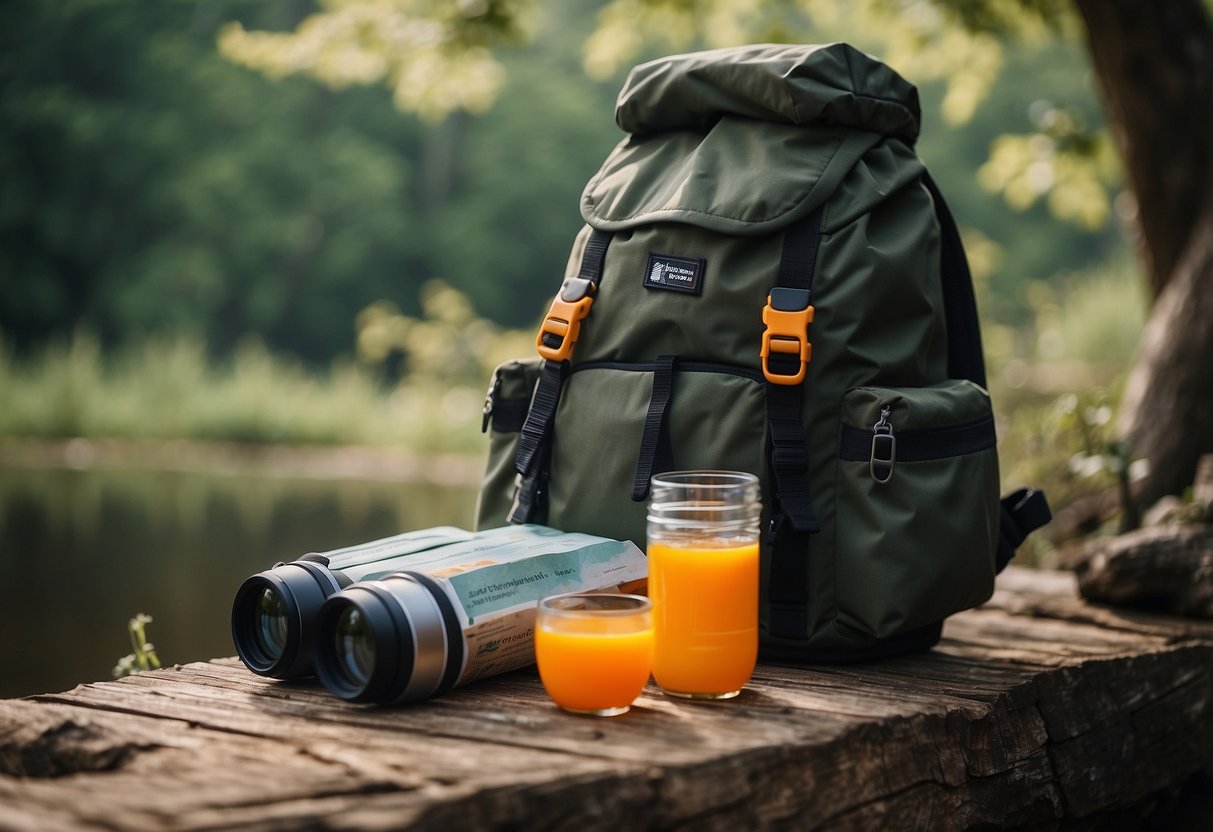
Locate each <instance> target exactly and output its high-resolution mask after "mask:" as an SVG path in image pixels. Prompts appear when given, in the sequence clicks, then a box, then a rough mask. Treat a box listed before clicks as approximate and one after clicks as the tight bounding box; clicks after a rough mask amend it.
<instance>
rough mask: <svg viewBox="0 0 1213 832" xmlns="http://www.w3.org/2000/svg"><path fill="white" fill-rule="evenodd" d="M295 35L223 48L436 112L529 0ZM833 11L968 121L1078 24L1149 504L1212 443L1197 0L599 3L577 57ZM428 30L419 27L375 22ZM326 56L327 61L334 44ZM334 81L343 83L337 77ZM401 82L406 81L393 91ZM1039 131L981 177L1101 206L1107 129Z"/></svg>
mask: <svg viewBox="0 0 1213 832" xmlns="http://www.w3.org/2000/svg"><path fill="white" fill-rule="evenodd" d="M323 7H324V8H323V10H322V11H321V12H319V13H318V14H316V15H313V16H311V17H309V18H308V19H307V20H306V21H305V22H304V23H303V24H302V25H301V26H300V27H299V28H298V29H297V30H296V31H294V32H289V33H279V34H273V35H266V34H261V33H249V32H247V31H245V30H243V29H241V28H237V27H231V28H229V29H227V30H225V33H224V35H223V38H222V40H221V45H222V47H223V49H224V51H225V52H226V54H228V55H229V56H231V57H232V58H233V59H235V60H239V61H242V62H244V63H247V64H248V65H250V66H260V67H262V68H264V69H267V70H271V71H275V72H283V71H288V72H289V71H302V72H310V73H313V74H315V75H317V76H318V77H321V78H325V77H329V78H330V80H332V78H331V75H330V73H331V71H332V70H331V67H332V66H333V65H334V64H335V63H336V64H340V63H341V61H340V56H341V55H343V54H353V55H357V56H358V58H359V61H360V62H361V64H366V63H370V62H372V61H373V59H374V56H378V58H379V62H380V64H381V65H383V67H384V69H383V71H381V72H378V73H377V75H376V76H375V78H374V80H380V79H381V80H384V81H385V82H386V83H388V84H389V85H391V86H393V87H394V88H395V89H396V90H397V97H396V100H397V103H399V104H401V105H402V106H405V107H408V108H410V109H415V110H417V111H419V112H422V113H425V114H427V115H429V116H431V117H434V116H438V115H441V114H442V113H443V112H445V111H446V110H447V108H449V109H450V110H452V111H453V110H455V109H459V108H463V107H466V106H467V105H468V104H469V100H463V99H461V98H459V97H458V96H436V97H435V96H427V95H426V94H425V93H424V91H421V90H417V89H414V88H413V87H414V86H415V85H416V84H422V85H433V86H434V87H435V89H440V88H442V87H439V86H438V85H440V84H445V83H446V82H447V80H448V79H449V75H448V73H449V72H450V70H451V68H452V67H457V66H459V65H460V62H461V59H460V56H461V55H466V56H468V57H469V59H470V60H471V61H472V65H473V66H476V67H479V68H480V72H479V75H478V77H477V79H476V81H477V82H476V83H474V84H471V85H470V86H469V88H468V90H469V91H468V95H469V96H471V99H470V100H471V101H472V102H474V103H475V105H476V106H477V107H480V106H483V105H484V101H485V97H486V96H489V95H491V94H492V88H491V85H487V84H483V83H479V81H480V80H481V78H482V77H488V76H490V75H492V76H493V77H496V72H497V70H498V69H499V67H497V66H496V65H495V64H494V63H493V60H492V58H491V57H490V53H491V50H492V49H493V48H494V47H495V46H497V45H499V44H500V43H501V42H502V41H504V40H506V39H510V38H517V37H519V36H520V34H521V33H524V32H526V31H527V25H528V21H529V20H530V18H531V16H532V15H533V14H534V13H535V9H536V3H535V2H534V0H466V2H458V3H454V4H450V3H443V2H441V0H392V2H381V0H327V2H325V3H324V4H323ZM840 22H842V23H845V31H847V32H853V33H862V34H861V35H860V37H859V38H857V40H858V41H859V42H860V43H861V45H863V42H864V41H867V40H872V41H876V42H878V43H879V44H880V45H881V52H882V54H883V56H884V57H885V58H886V59H887V60H888V61H889V63H891V64H892V65H894V66H896V67H897V68H898V69H899V70H901V71H902V72H903V73H905V74H907V75H909V76H910V77H914V78H916V79H919V80H921V79H927V78H931V77H939V78H942V79H944V80H945V81H946V84H947V92H946V94H945V96H944V99H943V110H944V113H945V116H946V117H948V118H950V119H953V120H964V119H967V118H968V117H970V116H971V115H972V114H973V112H974V111H975V110H976V108H977V106H978V104H979V103H980V101H981V100H982V99H983V97H984V96H985V95H986V94H987V92H988V91H989V89H990V87H991V85H992V84H993V83H994V80H995V79H996V78H997V76H998V74H999V72H1000V70H1001V68H1002V65H1003V60H1004V56H1005V48H1004V42H1005V40H1006V39H1007V38H1016V39H1042V38H1047V37H1054V36H1060V37H1066V38H1082V39H1083V41H1084V43H1085V45H1086V47H1087V49H1088V51H1089V53H1090V56H1091V59H1092V63H1093V66H1094V70H1095V74H1096V76H1097V78H1098V82H1099V86H1100V90H1101V92H1102V96H1103V102H1104V109H1105V112H1106V114H1107V117H1108V122H1109V124H1110V126H1111V129H1112V136H1113V138H1114V141H1115V146H1116V148H1117V150H1118V152H1119V157H1120V160H1121V162H1122V164H1123V166H1124V170H1125V173H1126V177H1127V180H1128V185H1129V188H1130V193H1131V196H1132V205H1131V208H1129V209H1127V210H1126V213H1128V214H1131V216H1132V220H1133V226H1134V228H1135V229H1136V230H1137V232H1138V233H1139V236H1138V243H1139V250H1140V252H1141V257H1142V261H1143V264H1144V266H1145V272H1146V276H1147V280H1148V283H1149V285H1150V288H1151V290H1152V293H1153V296H1154V299H1155V302H1154V307H1153V313H1152V315H1151V317H1150V320H1149V323H1148V324H1147V328H1146V332H1145V335H1144V337H1143V342H1142V348H1141V353H1140V357H1139V359H1138V362H1137V365H1136V367H1135V368H1134V370H1133V372H1132V374H1131V376H1130V381H1129V385H1128V390H1127V393H1126V396H1125V400H1124V402H1123V407H1122V420H1123V421H1122V426H1123V430H1124V432H1125V433H1126V434H1127V436H1128V438H1129V439H1130V441H1131V442H1132V445H1133V449H1134V453H1136V454H1137V455H1139V456H1141V457H1144V458H1145V459H1147V460H1149V463H1150V468H1149V474H1148V475H1147V476H1146V478H1145V481H1144V483H1142V484H1141V486H1140V494H1141V497H1142V499H1144V500H1146V501H1152V500H1153V499H1155V498H1157V497H1159V496H1161V495H1162V494H1166V493H1178V492H1179V491H1181V490H1182V489H1183V488H1185V487H1186V486H1187V485H1188V484H1189V483H1190V482H1191V481H1192V477H1193V475H1194V472H1195V466H1196V461H1197V458H1198V457H1199V456H1200V455H1201V454H1203V453H1209V452H1213V431H1210V430H1209V426H1210V425H1213V362H1210V361H1208V360H1207V357H1208V356H1210V355H1213V325H1211V324H1213V25H1211V23H1210V12H1209V6H1208V4H1207V3H1206V2H1204V0H1169V2H1163V3H1158V2H1147V1H1146V0H854V2H850V3H846V2H842V0H765V2H757V3H756V2H752V0H745V2H743V0H610V2H608V3H606V4H605V5H604V6H603V7H602V9H601V11H600V12H599V14H598V17H597V23H598V26H597V29H596V31H595V32H594V33H593V35H592V36H591V37H590V38H589V39H588V41H587V43H586V48H585V63H586V67H587V69H588V70H589V71H590V72H591V73H595V74H598V75H603V76H605V75H607V74H610V73H611V72H614V71H615V70H617V69H618V67H619V66H621V65H623V64H624V63H626V62H627V61H630V60H633V59H634V58H635V57H636V56H637V55H638V54H640V53H641V52H642V50H643V49H644V48H645V46H646V45H647V44H648V43H649V42H650V40H653V39H655V40H657V41H659V42H661V43H663V44H665V45H667V46H672V47H685V46H688V45H691V44H696V43H703V44H707V45H727V44H731V43H739V42H745V41H752V40H794V39H798V38H797V37H796V36H797V34H798V33H804V32H807V31H810V27H811V30H812V31H814V32H815V33H827V32H829V31H831V27H835V26H837V25H838V24H839V23H840ZM388 31H390V32H405V33H413V35H411V36H410V37H414V36H417V35H416V33H419V32H429V33H430V36H429V38H428V39H427V40H425V41H424V42H425V43H426V44H430V45H432V46H431V48H429V49H428V51H423V52H415V51H414V50H410V49H407V48H406V49H405V50H404V54H398V50H399V49H400V47H402V46H403V47H408V46H409V45H410V44H414V43H417V42H418V41H416V40H413V39H410V38H408V37H406V38H404V39H400V40H394V39H388V38H385V37H382V34H383V32H388ZM335 56H336V57H335ZM343 80H344V79H343ZM402 88H407V89H402ZM1037 128H1038V129H1037V130H1036V131H1035V132H1034V135H1031V136H1028V137H1021V138H1019V139H1008V140H1004V141H1003V142H1002V145H1001V147H998V146H996V147H995V151H994V154H993V156H992V158H991V160H990V163H989V166H988V167H987V168H986V170H985V171H984V176H985V178H986V180H987V182H988V184H990V185H991V186H992V187H997V188H1000V189H1002V190H1004V192H1005V193H1006V194H1007V196H1008V198H1009V199H1011V200H1013V201H1018V202H1020V203H1023V204H1026V203H1028V202H1030V201H1032V200H1033V199H1034V198H1035V197H1036V196H1040V195H1046V194H1047V195H1049V202H1050V207H1051V208H1052V209H1053V210H1054V211H1055V212H1056V213H1057V214H1059V215H1061V216H1064V217H1067V218H1069V219H1074V220H1077V221H1080V222H1087V223H1093V222H1098V221H1100V220H1101V219H1102V218H1103V217H1105V216H1106V215H1107V214H1108V208H1107V205H1108V196H1107V190H1106V187H1105V185H1106V183H1107V180H1108V178H1109V175H1110V172H1111V165H1110V154H1109V153H1108V151H1107V147H1108V146H1109V145H1108V143H1107V142H1106V141H1105V140H1103V139H1101V138H1100V137H1098V136H1092V135H1090V134H1089V133H1088V132H1087V131H1085V130H1083V129H1082V126H1081V124H1080V123H1078V122H1076V121H1075V120H1074V119H1073V118H1072V117H1069V116H1068V114H1067V113H1066V112H1065V111H1054V112H1052V113H1041V116H1040V118H1039V120H1038V125H1037Z"/></svg>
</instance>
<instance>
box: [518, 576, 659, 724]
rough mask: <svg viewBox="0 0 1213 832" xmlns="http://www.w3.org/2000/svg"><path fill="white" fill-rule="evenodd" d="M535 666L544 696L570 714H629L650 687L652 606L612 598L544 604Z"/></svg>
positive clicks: (567, 598) (560, 598) (590, 596)
mask: <svg viewBox="0 0 1213 832" xmlns="http://www.w3.org/2000/svg"><path fill="white" fill-rule="evenodd" d="M535 661H536V662H537V663H538V665H539V678H540V680H542V682H543V688H544V690H546V691H547V693H548V696H550V697H551V698H552V701H553V702H555V703H556V704H557V705H559V706H560V707H561V708H564V709H565V710H566V711H572V712H573V713H578V714H591V715H593V716H618V715H619V714H623V713H627V711H628V709H629V708H630V707H631V704H632V702H633V701H635V699H636V697H637V696H639V695H640V692H641V691H642V690H644V686H645V684H647V683H648V681H649V667H650V665H651V664H652V661H653V605H652V603H651V602H650V601H649V599H648V598H644V597H642V596H640V595H620V594H616V593H610V592H583V593H574V594H572V595H554V596H552V597H549V598H544V599H543V600H542V601H540V602H539V613H538V616H537V617H536V619H535Z"/></svg>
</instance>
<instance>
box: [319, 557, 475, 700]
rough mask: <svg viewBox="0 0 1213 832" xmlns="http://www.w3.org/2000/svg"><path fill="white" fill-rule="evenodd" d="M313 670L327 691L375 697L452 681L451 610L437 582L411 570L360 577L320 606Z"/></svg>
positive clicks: (420, 691) (414, 696)
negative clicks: (380, 576)
mask: <svg viewBox="0 0 1213 832" xmlns="http://www.w3.org/2000/svg"><path fill="white" fill-rule="evenodd" d="M317 633H318V637H317V641H316V645H315V665H316V675H317V676H318V677H319V679H320V682H321V683H322V684H323V685H324V686H325V687H326V688H328V690H329V691H330V692H331V693H332V694H334V695H335V696H338V697H340V698H341V699H345V700H348V701H350V702H367V703H373V704H378V705H387V704H394V703H398V702H417V701H420V700H422V699H428V698H430V697H432V696H436V695H438V694H442V693H445V692H446V691H448V690H450V689H451V688H452V687H454V686H455V685H456V684H457V683H458V681H459V677H460V675H461V674H462V671H463V667H464V640H463V633H462V630H461V627H460V623H459V617H458V615H457V614H456V612H455V607H454V605H453V603H452V602H451V600H450V598H448V597H447V595H446V593H445V592H444V591H443V589H442V587H441V586H439V584H438V583H437V582H436V581H434V580H433V579H431V578H430V577H428V576H426V575H423V574H420V573H417V572H400V573H397V574H394V575H389V576H387V577H385V578H383V579H382V580H378V581H363V582H360V583H357V584H354V585H353V586H351V587H349V588H348V589H345V590H343V591H341V592H339V593H337V594H335V595H333V596H331V597H330V598H329V599H328V600H327V601H326V602H325V603H324V606H323V607H322V608H321V610H320V619H319V622H318V626H317Z"/></svg>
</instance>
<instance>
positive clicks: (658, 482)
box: [652, 468, 758, 488]
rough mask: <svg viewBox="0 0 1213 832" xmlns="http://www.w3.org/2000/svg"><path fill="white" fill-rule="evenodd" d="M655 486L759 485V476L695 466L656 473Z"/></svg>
mask: <svg viewBox="0 0 1213 832" xmlns="http://www.w3.org/2000/svg"><path fill="white" fill-rule="evenodd" d="M652 485H653V486H654V487H666V486H668V487H672V488H686V487H688V486H690V487H694V488H737V487H738V486H746V485H758V477H757V476H756V475H754V474H751V473H750V472H748V471H729V470H724V469H719V468H695V469H691V470H687V471H665V472H663V473H660V474H654V475H653V479H652Z"/></svg>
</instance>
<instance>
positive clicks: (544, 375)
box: [514, 361, 567, 477]
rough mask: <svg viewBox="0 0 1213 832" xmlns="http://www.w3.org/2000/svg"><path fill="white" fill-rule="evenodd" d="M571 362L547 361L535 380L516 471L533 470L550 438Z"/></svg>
mask: <svg viewBox="0 0 1213 832" xmlns="http://www.w3.org/2000/svg"><path fill="white" fill-rule="evenodd" d="M566 368H567V362H563V361H562V362H559V363H557V362H555V361H545V362H543V366H542V367H541V368H540V370H539V380H538V381H537V382H536V383H535V395H534V396H533V397H532V398H531V409H530V410H529V411H527V414H526V421H524V422H523V423H522V435H521V436H519V437H518V453H517V455H516V456H515V457H514V470H515V471H517V472H518V473H519V474H521V475H522V476H524V477H525V476H526V475H527V474H529V473H531V470H532V469H533V468H534V465H535V458H536V455H537V454H538V453H539V449H540V448H541V447H542V446H543V444H544V443H545V442H546V441H547V438H548V433H549V432H550V431H551V429H552V420H553V419H554V418H555V416H556V408H557V406H559V404H560V393H561V391H562V390H563V389H564V375H565V370H566Z"/></svg>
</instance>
